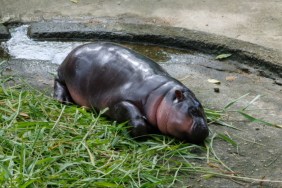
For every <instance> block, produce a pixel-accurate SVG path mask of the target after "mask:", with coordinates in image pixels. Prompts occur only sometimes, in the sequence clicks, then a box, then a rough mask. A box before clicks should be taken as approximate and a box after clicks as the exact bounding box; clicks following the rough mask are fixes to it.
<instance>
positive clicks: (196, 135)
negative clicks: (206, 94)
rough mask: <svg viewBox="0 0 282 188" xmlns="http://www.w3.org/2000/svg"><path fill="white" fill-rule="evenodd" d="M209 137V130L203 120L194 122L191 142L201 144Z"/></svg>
mask: <svg viewBox="0 0 282 188" xmlns="http://www.w3.org/2000/svg"><path fill="white" fill-rule="evenodd" d="M208 136H209V129H208V126H207V123H206V121H205V120H203V119H201V120H197V118H196V120H195V123H194V125H193V127H192V132H191V135H190V139H191V142H193V143H202V142H203V141H204V140H205V139H206V138H207V137H208Z"/></svg>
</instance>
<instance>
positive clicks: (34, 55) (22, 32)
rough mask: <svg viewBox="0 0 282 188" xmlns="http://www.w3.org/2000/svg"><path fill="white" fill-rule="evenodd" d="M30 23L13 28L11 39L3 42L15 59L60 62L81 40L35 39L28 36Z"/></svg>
mask: <svg viewBox="0 0 282 188" xmlns="http://www.w3.org/2000/svg"><path fill="white" fill-rule="evenodd" d="M27 29H28V25H23V26H20V27H16V28H12V29H11V30H10V32H11V36H12V37H11V39H10V40H8V41H7V42H4V43H3V44H2V46H3V48H4V49H6V51H8V53H9V55H10V56H11V57H12V58H13V59H27V60H48V61H51V62H52V63H55V64H60V63H61V62H62V60H63V59H64V58H65V57H66V55H67V54H68V53H69V52H70V51H71V50H72V49H73V48H75V47H76V46H79V45H81V44H83V43H81V42H47V41H44V42H42V41H35V40H32V39H30V38H29V37H28V36H27Z"/></svg>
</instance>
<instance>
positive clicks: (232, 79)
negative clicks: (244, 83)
mask: <svg viewBox="0 0 282 188" xmlns="http://www.w3.org/2000/svg"><path fill="white" fill-rule="evenodd" d="M225 79H226V80H227V81H234V80H236V79H237V77H236V76H227V77H226V78H225Z"/></svg>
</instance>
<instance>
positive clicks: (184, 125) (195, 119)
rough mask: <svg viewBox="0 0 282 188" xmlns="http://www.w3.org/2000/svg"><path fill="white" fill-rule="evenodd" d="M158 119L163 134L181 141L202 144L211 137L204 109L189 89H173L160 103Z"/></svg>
mask: <svg viewBox="0 0 282 188" xmlns="http://www.w3.org/2000/svg"><path fill="white" fill-rule="evenodd" d="M156 118H157V122H158V128H159V130H160V131H161V132H162V133H164V134H168V135H171V136H173V137H176V138H179V139H181V140H185V141H188V142H191V143H201V142H203V141H204V140H205V138H206V137H207V136H208V135H209V130H208V126H207V121H206V116H205V113H204V109H203V107H202V105H201V103H200V102H199V101H198V100H197V99H196V97H195V95H194V93H192V91H190V90H188V89H187V88H186V89H183V88H180V89H179V88H173V89H171V90H170V91H169V92H168V93H167V94H166V95H165V96H164V98H163V99H162V101H161V102H160V104H159V106H158V109H157V114H156Z"/></svg>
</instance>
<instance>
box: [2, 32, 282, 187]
mask: <svg viewBox="0 0 282 188" xmlns="http://www.w3.org/2000/svg"><path fill="white" fill-rule="evenodd" d="M21 35H24V34H23V33H22V34H21ZM23 37H24V36H21V38H23ZM12 40H14V41H16V42H17V44H11V46H14V47H15V46H17V45H20V44H19V41H18V40H15V38H13V39H12ZM28 40H30V39H28ZM9 42H11V41H8V42H7V43H2V46H4V47H6V48H8V47H7V46H8V43H9ZM29 42H30V44H27V43H29ZM29 42H27V41H24V43H23V44H24V45H26V46H25V49H28V50H30V51H29V52H32V51H33V50H32V49H29V47H31V46H36V45H35V44H37V45H38V44H39V43H40V42H35V41H29ZM33 42H35V43H33ZM51 44H52V45H51ZM45 45H46V46H47V47H49V48H50V47H51V48H53V50H54V53H58V49H60V45H59V46H56V45H53V43H50V44H48V42H45ZM62 45H66V46H67V47H68V48H65V49H66V50H65V51H64V50H63V51H60V50H59V52H60V53H62V54H67V53H68V51H69V50H71V49H72V48H74V46H75V45H74V43H62ZM126 45H127V46H128V47H130V48H132V49H134V50H136V51H139V52H140V53H142V54H145V55H147V56H149V57H151V58H152V59H154V60H155V61H157V62H159V63H160V64H161V65H162V66H163V67H164V68H165V69H166V70H167V71H168V72H169V73H170V74H171V75H172V76H174V77H175V78H177V79H179V80H180V81H182V82H183V83H184V84H185V85H187V86H188V87H189V88H190V89H191V90H193V91H194V92H195V94H196V95H197V96H198V98H199V99H200V100H201V101H202V103H203V104H204V106H206V107H208V108H212V109H222V108H223V107H224V106H225V105H226V104H228V103H229V102H231V101H233V100H235V99H236V98H239V97H241V96H243V95H245V94H247V93H248V94H249V95H248V96H246V97H244V98H242V99H241V100H239V101H238V102H237V103H236V104H235V105H234V106H232V108H231V109H230V112H228V116H227V117H226V118H225V121H227V122H228V123H230V124H232V125H233V126H235V127H237V128H238V129H240V130H235V129H231V128H228V127H224V126H218V125H214V124H211V125H210V129H211V132H212V134H214V133H221V134H227V135H229V136H230V137H231V138H232V139H233V140H234V141H236V142H237V144H238V146H237V147H234V146H232V145H230V144H228V143H227V142H225V141H222V140H220V139H216V140H215V143H214V148H215V152H216V153H217V155H218V157H219V158H220V159H221V160H222V161H223V162H224V163H225V164H226V165H227V166H228V167H230V168H231V169H232V170H233V171H235V172H237V173H238V174H239V175H241V176H246V177H252V178H256V179H271V180H282V179H281V177H282V170H281V166H282V158H281V154H282V148H281V145H282V139H281V135H282V129H279V128H276V127H269V126H266V125H263V124H261V123H259V122H250V121H247V120H246V119H245V118H243V117H242V116H241V115H239V114H238V113H237V112H235V111H236V110H239V109H242V108H244V107H246V106H247V105H248V104H249V103H250V102H251V101H252V100H253V99H254V98H256V97H257V96H260V98H259V99H258V100H256V101H255V102H254V103H252V104H251V105H250V106H249V107H248V108H247V110H246V112H247V113H249V114H251V115H253V116H255V117H256V118H261V119H263V120H265V121H268V122H271V123H273V124H277V125H282V100H281V99H282V86H281V82H280V79H281V78H277V79H270V78H267V77H265V76H262V75H261V72H260V71H258V70H256V69H254V68H252V67H249V66H247V65H242V64H240V62H236V61H233V60H228V59H227V60H224V61H218V60H215V56H214V55H206V54H202V53H197V52H193V51H185V50H175V49H168V48H160V47H158V46H149V45H132V44H131V45H129V44H126ZM66 46H64V47H66ZM17 47H18V48H17V49H20V48H21V47H20V46H17ZM40 48H42V49H41V50H42V51H44V48H43V47H42V46H41V47H40ZM8 49H9V51H10V54H12V57H11V59H10V60H5V63H2V64H1V70H4V72H3V74H4V75H17V76H21V77H24V78H25V80H27V81H28V82H29V83H31V84H32V85H34V86H35V87H37V88H39V89H43V90H45V91H46V92H47V95H50V96H51V93H52V85H53V75H52V73H54V72H55V70H56V68H57V66H58V64H56V62H58V63H59V62H60V61H61V59H62V58H64V55H62V56H60V57H55V56H54V55H55V54H54V53H53V54H51V55H50V54H49V55H48V56H40V57H41V58H40V57H36V58H29V57H21V56H17V54H13V53H12V52H13V49H11V48H8ZM23 50H24V49H23ZM16 51H18V50H16ZM48 51H50V50H48ZM19 52H20V51H19ZM23 53H25V52H23ZM34 53H38V52H37V51H35V50H34ZM29 55H30V56H32V55H33V54H29ZM42 57H47V58H45V59H42ZM54 57H55V58H54ZM1 58H2V60H3V59H4V58H3V57H0V62H1ZM208 79H216V80H219V81H220V84H219V85H216V84H213V83H210V82H208ZM215 88H218V89H219V92H215V91H214V89H215ZM212 134H211V135H212ZM182 176H183V177H185V174H182ZM187 177H188V178H187V179H183V182H182V183H180V184H179V186H182V187H260V186H261V187H281V186H282V184H281V183H261V184H257V183H255V184H253V183H250V182H242V181H233V180H229V179H224V178H211V179H204V178H203V177H200V176H199V177H197V176H193V177H192V179H191V177H190V176H189V175H188V174H187ZM189 177H190V178H189Z"/></svg>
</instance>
